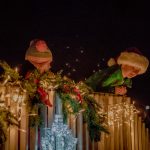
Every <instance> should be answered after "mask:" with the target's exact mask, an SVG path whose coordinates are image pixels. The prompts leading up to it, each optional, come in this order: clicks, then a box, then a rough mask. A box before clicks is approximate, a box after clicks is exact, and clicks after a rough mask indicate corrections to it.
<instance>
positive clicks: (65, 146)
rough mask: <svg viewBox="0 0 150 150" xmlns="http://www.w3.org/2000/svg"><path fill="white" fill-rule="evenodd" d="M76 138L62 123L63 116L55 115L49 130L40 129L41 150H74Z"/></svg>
mask: <svg viewBox="0 0 150 150" xmlns="http://www.w3.org/2000/svg"><path fill="white" fill-rule="evenodd" d="M76 144H77V138H74V137H73V136H72V133H71V130H70V129H69V127H68V125H66V124H64V123H63V116H62V115H58V114H55V119H54V122H53V124H52V127H51V128H44V129H42V137H41V147H42V150H75V149H76Z"/></svg>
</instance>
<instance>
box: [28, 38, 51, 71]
mask: <svg viewBox="0 0 150 150" xmlns="http://www.w3.org/2000/svg"><path fill="white" fill-rule="evenodd" d="M25 60H28V61H29V62H31V63H32V64H33V65H34V66H35V67H36V68H37V69H39V70H40V72H44V71H47V70H48V69H49V68H50V63H51V62H52V53H51V51H50V49H49V48H48V46H47V44H46V42H45V41H44V40H39V39H35V40H32V41H31V42H30V45H29V48H28V49H27V51H26V54H25Z"/></svg>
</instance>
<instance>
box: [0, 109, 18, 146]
mask: <svg viewBox="0 0 150 150" xmlns="http://www.w3.org/2000/svg"><path fill="white" fill-rule="evenodd" d="M10 125H15V126H18V120H17V118H16V117H15V116H14V115H13V114H12V113H11V112H10V111H9V110H8V109H6V108H4V107H0V144H3V143H4V142H5V141H6V140H7V129H8V128H9V126H10Z"/></svg>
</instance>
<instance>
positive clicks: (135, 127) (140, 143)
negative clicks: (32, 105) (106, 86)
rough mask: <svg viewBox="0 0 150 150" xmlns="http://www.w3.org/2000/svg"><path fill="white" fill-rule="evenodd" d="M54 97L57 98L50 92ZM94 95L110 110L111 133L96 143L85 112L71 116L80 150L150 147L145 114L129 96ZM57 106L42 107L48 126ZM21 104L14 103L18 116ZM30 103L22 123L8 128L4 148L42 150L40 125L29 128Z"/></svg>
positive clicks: (144, 149)
mask: <svg viewBox="0 0 150 150" xmlns="http://www.w3.org/2000/svg"><path fill="white" fill-rule="evenodd" d="M49 95H50V96H51V97H55V94H54V93H53V92H50V93H49ZM94 97H95V99H96V100H97V102H98V103H99V104H101V106H102V107H103V108H104V110H103V111H104V112H106V120H107V124H106V125H107V127H108V129H109V132H110V134H104V133H102V135H101V141H100V142H92V141H91V140H90V138H89V135H88V129H87V125H86V124H83V117H82V113H80V114H79V115H78V118H74V116H70V117H69V118H68V125H69V127H70V128H71V130H72V134H73V136H74V137H77V138H78V143H77V150H149V147H150V142H149V130H148V129H147V128H145V124H144V123H143V122H142V119H141V117H140V116H139V115H138V113H137V112H136V109H135V108H134V106H133V104H132V102H131V99H130V98H129V97H122V96H116V95H111V94H106V93H94ZM54 102H55V100H54V99H53V107H52V108H47V107H45V108H44V109H43V110H42V115H43V118H44V126H43V127H44V128H47V127H50V126H51V123H52V120H53V116H54V112H55V107H54V106H55V103H54ZM17 105H18V104H17V103H15V102H12V101H11V103H10V109H11V110H12V111H13V112H14V113H16V115H18V110H17V109H18V108H19V106H17ZM29 116H30V114H28V113H27V109H26V106H25V105H23V106H22V107H21V108H20V119H21V121H20V126H19V128H17V127H11V128H10V129H9V130H8V140H7V142H6V143H5V145H1V147H0V150H40V149H41V146H40V145H41V143H40V142H41V139H40V138H41V136H40V129H39V128H38V127H34V128H31V127H30V128H29V127H28V118H29Z"/></svg>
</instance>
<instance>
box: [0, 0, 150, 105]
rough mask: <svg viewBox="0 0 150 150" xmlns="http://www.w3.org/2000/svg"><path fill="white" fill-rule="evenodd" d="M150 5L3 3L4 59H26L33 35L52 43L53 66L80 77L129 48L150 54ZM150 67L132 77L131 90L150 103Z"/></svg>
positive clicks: (0, 44)
mask: <svg viewBox="0 0 150 150" xmlns="http://www.w3.org/2000/svg"><path fill="white" fill-rule="evenodd" d="M149 14H150V9H149V5H148V4H146V3H141V2H140V3H134V2H125V3H121V2H120V3H110V2H100V4H98V3H94V2H86V1H80V2H78V1H74V2H73V1H71V0H68V1H55V2H51V1H44V0H42V1H39V0H36V1H32V2H31V1H30V3H27V2H20V3H17V2H16V3H15V2H14V1H13V2H9V3H7V2H4V3H3V4H2V3H1V5H0V18H1V19H0V59H1V60H5V61H7V62H8V63H9V64H10V65H12V66H15V65H17V64H24V62H25V60H24V56H25V52H26V49H27V48H28V46H29V43H30V41H31V40H32V39H35V38H39V39H43V40H45V41H46V42H47V44H48V46H49V48H50V49H51V51H52V53H53V62H52V69H51V70H52V71H53V72H57V71H59V70H63V74H65V75H67V76H69V77H70V78H72V79H74V80H75V81H79V80H84V79H85V78H87V77H88V76H90V75H91V74H92V73H93V72H95V71H98V70H101V69H103V68H105V67H106V63H107V60H108V59H109V58H110V57H115V56H116V55H118V54H119V52H121V51H122V50H124V49H126V48H128V47H137V48H139V49H140V51H141V52H142V53H143V54H144V55H145V56H147V57H148V59H149V58H150V20H149V17H150V16H149ZM149 83H150V69H149V68H148V71H147V72H146V73H145V74H143V75H141V76H137V77H135V78H134V79H133V88H132V89H130V90H129V92H128V95H129V96H131V97H132V98H133V99H135V100H136V101H137V102H138V103H140V104H141V105H150V96H149V93H150V88H149Z"/></svg>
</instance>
